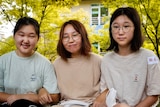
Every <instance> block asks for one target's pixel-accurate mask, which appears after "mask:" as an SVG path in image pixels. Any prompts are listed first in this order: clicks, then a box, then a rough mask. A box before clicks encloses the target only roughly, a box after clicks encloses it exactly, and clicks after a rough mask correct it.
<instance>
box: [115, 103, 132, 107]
mask: <svg viewBox="0 0 160 107" xmlns="http://www.w3.org/2000/svg"><path fill="white" fill-rule="evenodd" d="M113 107H129V105H127V104H125V103H117V104H116V105H115V106H113Z"/></svg>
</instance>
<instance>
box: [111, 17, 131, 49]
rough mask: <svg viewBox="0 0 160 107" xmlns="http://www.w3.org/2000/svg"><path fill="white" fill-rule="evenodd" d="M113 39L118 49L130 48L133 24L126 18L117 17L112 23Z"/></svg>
mask: <svg viewBox="0 0 160 107" xmlns="http://www.w3.org/2000/svg"><path fill="white" fill-rule="evenodd" d="M111 27H112V31H111V32H112V35H113V39H114V40H115V41H116V42H117V43H118V46H119V47H130V44H131V40H132V38H133V35H134V24H133V22H132V21H131V20H130V19H129V18H128V17H127V16H126V15H120V16H118V17H117V18H116V19H115V20H114V21H113V23H112V25H111Z"/></svg>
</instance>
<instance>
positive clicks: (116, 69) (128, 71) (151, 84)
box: [101, 48, 160, 107]
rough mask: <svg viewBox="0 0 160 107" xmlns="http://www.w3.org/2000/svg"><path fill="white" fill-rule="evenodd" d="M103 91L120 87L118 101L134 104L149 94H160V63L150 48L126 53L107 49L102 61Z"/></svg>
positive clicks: (133, 105)
mask: <svg viewBox="0 0 160 107" xmlns="http://www.w3.org/2000/svg"><path fill="white" fill-rule="evenodd" d="M101 70H102V76H101V77H102V78H101V90H102V91H103V90H104V89H106V88H109V89H110V88H114V89H116V90H117V99H118V100H119V102H123V103H127V104H128V105H129V106H130V107H135V105H136V104H138V103H139V102H140V101H141V100H143V99H144V98H146V96H150V95H160V62H159V59H158V57H157V56H156V55H155V54H154V53H153V52H152V51H150V50H147V49H144V48H141V49H140V50H139V51H137V52H135V53H132V54H130V55H127V56H120V55H118V54H117V53H115V52H108V53H107V54H106V55H105V56H104V58H103V60H102V69H101Z"/></svg>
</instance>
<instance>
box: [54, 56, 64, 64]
mask: <svg viewBox="0 0 160 107" xmlns="http://www.w3.org/2000/svg"><path fill="white" fill-rule="evenodd" d="M62 61H64V60H63V59H62V58H61V57H60V56H58V57H57V58H56V59H55V60H54V61H53V65H56V64H58V63H61V62H62Z"/></svg>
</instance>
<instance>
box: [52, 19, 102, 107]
mask: <svg viewBox="0 0 160 107" xmlns="http://www.w3.org/2000/svg"><path fill="white" fill-rule="evenodd" d="M57 52H58V54H59V57H58V58H57V59H56V60H55V61H54V63H53V64H54V68H55V72H56V76H57V81H58V88H59V91H60V93H61V102H60V104H62V103H64V102H66V101H73V102H72V103H73V105H74V107H75V105H76V103H75V102H76V101H82V102H84V103H88V104H92V103H93V102H94V100H95V99H96V97H97V96H98V95H99V93H100V84H99V83H100V73H101V71H100V64H101V59H102V57H101V56H100V55H97V54H95V53H92V52H91V44H90V42H89V39H88V34H87V31H86V29H85V27H84V25H83V24H82V23H81V22H79V21H77V20H69V21H67V22H65V23H64V24H63V25H62V27H61V30H60V37H59V41H58V45H57ZM70 103H71V102H70ZM74 103H75V104H74ZM72 107H73V106H72Z"/></svg>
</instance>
